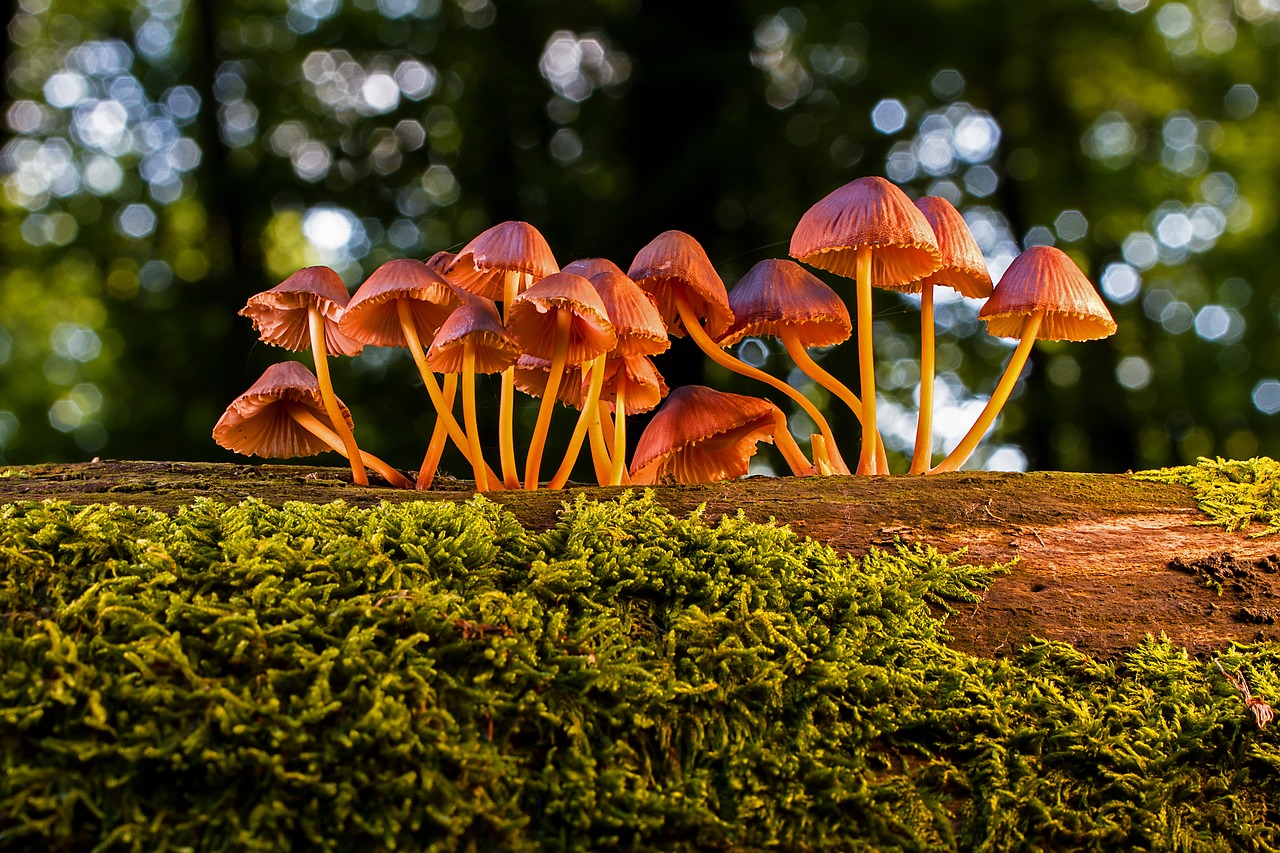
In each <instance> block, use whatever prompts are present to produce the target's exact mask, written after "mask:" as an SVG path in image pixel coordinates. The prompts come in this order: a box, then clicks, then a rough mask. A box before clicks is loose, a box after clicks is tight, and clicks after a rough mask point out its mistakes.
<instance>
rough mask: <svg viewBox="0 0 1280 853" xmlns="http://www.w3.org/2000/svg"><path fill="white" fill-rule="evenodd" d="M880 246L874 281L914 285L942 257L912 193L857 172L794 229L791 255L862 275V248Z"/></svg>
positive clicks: (847, 274)
mask: <svg viewBox="0 0 1280 853" xmlns="http://www.w3.org/2000/svg"><path fill="white" fill-rule="evenodd" d="M861 247H870V248H872V249H875V252H874V253H873V255H872V261H871V284H873V285H875V286H876V287H885V288H889V289H903V288H906V289H910V288H911V286H912V285H914V284H915V283H916V282H918V281H919V280H920V279H922V278H924V277H925V276H927V275H929V274H930V273H932V272H933V271H934V270H936V269H937V268H938V266H939V264H940V263H941V261H942V254H941V252H939V250H938V241H937V238H936V237H935V236H934V234H933V229H932V228H930V227H929V222H928V221H927V220H926V219H925V217H924V214H923V213H921V212H920V210H919V208H917V207H916V206H915V205H914V204H912V203H911V199H910V198H908V197H907V194H906V193H904V192H903V191H902V190H900V189H898V188H897V187H896V186H894V185H893V184H891V183H889V182H888V181H886V180H885V179H884V178H881V177H876V176H869V177H865V178H858V179H857V180H856V181H853V182H851V183H848V184H845V185H844V186H842V187H840V188H839V189H837V190H834V191H833V192H831V193H829V194H828V195H827V196H826V197H825V198H823V199H822V200H821V201H819V202H818V203H817V204H815V205H814V206H813V207H811V208H809V209H808V210H807V211H805V214H804V216H802V217H800V222H799V224H797V225H796V228H795V231H794V232H793V233H792V235H791V252H790V254H791V256H792V257H793V258H798V259H799V260H801V261H803V262H804V263H806V264H809V265H810V266H815V267H818V268H819V269H824V270H830V271H831V272H833V273H836V274H837V275H842V276H844V277H845V278H856V277H857V250H858V249H859V248H861Z"/></svg>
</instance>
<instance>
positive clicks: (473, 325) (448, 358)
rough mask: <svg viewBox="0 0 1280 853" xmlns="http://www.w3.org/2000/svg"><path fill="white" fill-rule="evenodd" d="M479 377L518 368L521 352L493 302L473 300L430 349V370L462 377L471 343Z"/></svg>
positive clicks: (462, 307) (454, 315)
mask: <svg viewBox="0 0 1280 853" xmlns="http://www.w3.org/2000/svg"><path fill="white" fill-rule="evenodd" d="M468 341H470V342H471V346H472V352H473V353H474V358H475V371H476V373H501V372H502V371H504V370H506V369H507V368H508V367H510V366H511V365H513V364H515V361H516V356H518V355H519V354H520V353H519V350H518V349H516V344H515V341H513V340H511V336H510V335H508V334H507V330H506V329H505V328H504V327H503V325H502V321H501V320H499V319H498V308H497V306H496V305H494V303H493V300H492V299H485V298H484V297H479V296H473V297H471V298H470V299H469V300H468V301H466V302H464V303H462V304H461V305H460V306H458V307H457V308H455V309H454V311H453V313H452V314H450V315H449V319H447V320H446V321H445V322H444V325H442V326H441V327H440V331H438V332H436V337H435V340H433V341H432V342H431V346H430V347H428V348H427V367H429V368H431V369H432V370H433V371H435V372H436V373H461V372H462V368H463V362H464V361H465V358H464V356H465V354H466V353H465V351H466V344H467V342H468Z"/></svg>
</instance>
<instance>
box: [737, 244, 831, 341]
mask: <svg viewBox="0 0 1280 853" xmlns="http://www.w3.org/2000/svg"><path fill="white" fill-rule="evenodd" d="M729 307H730V308H732V309H733V317H734V321H733V327H732V328H731V329H729V332H728V333H727V334H726V335H725V336H724V337H723V338H721V339H720V341H719V343H720V346H722V347H728V346H732V345H734V344H736V343H738V341H740V340H742V339H743V338H746V337H750V336H752V335H770V336H772V337H782V327H783V326H790V327H792V328H793V329H795V331H796V336H797V337H798V338H799V340H800V343H801V345H802V346H804V347H805V348H806V349H807V348H809V347H825V346H830V345H832V344H838V343H841V342H843V341H847V340H848V339H849V336H850V335H851V334H852V333H853V323H852V321H851V320H850V319H849V309H848V308H847V307H846V306H845V304H844V301H843V300H841V299H840V297H839V296H837V295H836V292H835V291H834V290H832V289H831V288H830V287H827V285H826V284H825V283H824V282H823V281H822V280H821V279H819V278H818V277H817V276H816V275H814V274H813V273H811V272H809V271H808V270H806V269H805V268H804V267H802V266H800V265H799V264H797V263H796V262H795V261H788V260H781V259H776V258H770V259H768V260H763V261H760V262H759V263H758V264H756V265H755V266H753V267H752V268H751V269H750V270H748V271H747V274H746V275H744V276H743V277H742V280H741V281H739V282H738V283H737V284H736V285H734V287H733V290H732V291H730V292H729Z"/></svg>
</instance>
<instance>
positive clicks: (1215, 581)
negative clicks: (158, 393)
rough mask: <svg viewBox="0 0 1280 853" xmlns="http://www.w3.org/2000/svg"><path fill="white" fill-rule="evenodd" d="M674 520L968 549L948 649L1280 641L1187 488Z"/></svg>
mask: <svg viewBox="0 0 1280 853" xmlns="http://www.w3.org/2000/svg"><path fill="white" fill-rule="evenodd" d="M471 485H472V484H471V483H470V482H469V481H460V480H452V479H450V478H447V477H446V478H443V479H438V480H437V488H436V489H435V490H433V491H430V492H408V491H402V490H396V489H391V488H386V487H379V486H378V485H376V484H375V485H372V486H371V487H369V488H360V487H356V486H354V485H353V484H352V482H351V475H350V472H349V471H348V472H345V475H344V472H343V470H342V469H339V468H326V467H312V466H300V465H234V464H218V463H188V462H117V461H95V462H92V463H85V464H47V465H28V466H13V467H8V468H0V503H4V502H12V501H23V500H40V499H44V498H57V499H62V500H68V501H71V502H72V503H76V504H89V503H121V504H127V505H134V506H146V507H152V508H157V509H163V510H173V509H176V508H177V507H179V506H181V505H183V504H186V503H189V502H190V501H192V500H193V499H195V498H197V497H208V498H216V499H218V500H222V501H226V502H229V503H236V502H238V501H239V500H241V499H243V498H245V497H248V496H254V497H258V498H261V499H262V500H264V501H266V502H267V503H269V504H272V505H281V504H283V503H284V502H285V501H305V502H311V503H329V502H331V501H334V500H343V501H346V502H348V503H350V504H354V505H358V506H370V505H373V504H376V503H378V502H380V501H390V502H400V501H407V500H449V501H459V500H465V499H467V498H469V497H470V496H471V495H472V494H473V491H472V487H471ZM619 491H621V490H620V489H608V488H598V487H574V488H572V489H569V490H565V491H537V492H523V491H519V492H495V493H491V494H490V497H491V498H492V499H494V500H496V501H498V502H500V503H502V504H503V505H505V506H506V507H507V508H508V509H510V510H511V511H512V512H513V514H514V515H515V516H516V517H517V518H518V519H519V520H520V521H521V523H522V524H524V525H526V526H527V527H530V528H532V529H542V528H546V527H549V526H551V525H552V524H553V523H554V521H555V518H556V514H557V513H558V512H559V511H560V509H561V507H562V506H563V503H564V502H565V501H566V500H569V499H571V497H572V496H573V495H575V494H579V493H585V494H587V495H588V496H591V497H599V498H608V497H610V496H612V495H615V494H617V493H618V492H619ZM654 494H655V497H656V498H657V499H658V501H659V502H661V503H662V504H663V505H665V506H667V507H668V508H669V509H671V510H672V511H675V512H678V513H686V512H689V511H691V510H693V509H695V508H696V507H698V506H699V505H702V504H705V505H706V507H707V512H708V517H709V518H715V517H717V516H718V515H721V514H724V513H727V512H735V511H737V510H738V509H741V510H743V511H744V513H745V514H746V515H747V517H748V518H750V519H752V520H756V521H766V520H768V519H770V518H773V519H775V520H777V521H778V522H780V523H784V524H787V525H789V526H790V527H791V528H792V529H793V530H795V531H796V532H798V533H802V534H805V535H808V536H810V537H812V538H814V539H817V540H819V541H822V542H825V543H829V544H831V545H832V546H834V547H836V548H837V549H839V550H842V551H845V552H848V553H851V554H855V555H860V554H862V553H865V552H866V551H867V550H868V549H870V548H872V547H877V546H880V547H884V546H889V545H892V544H893V543H894V542H897V541H903V542H908V543H915V542H920V543H926V544H930V545H933V546H935V547H937V548H939V549H942V550H947V551H952V550H957V549H960V548H966V549H967V557H966V559H968V560H970V561H973V562H986V563H1004V562H1008V561H1010V560H1014V558H1016V562H1015V563H1014V565H1013V567H1012V570H1011V571H1010V572H1009V573H1008V574H1007V575H1003V576H1001V577H999V578H997V579H996V580H995V582H994V583H993V585H992V586H991V588H990V590H989V591H988V592H987V594H986V595H985V596H984V598H983V600H982V601H981V602H980V603H978V604H977V605H976V606H973V607H970V608H966V609H965V610H963V611H962V612H960V613H957V614H955V615H953V616H951V618H950V619H949V620H948V622H947V625H948V629H949V630H950V632H951V634H952V635H953V637H954V644H955V646H956V647H957V648H959V649H962V650H965V651H969V652H974V653H977V654H983V655H994V656H1000V655H1002V654H1004V653H1013V652H1014V651H1016V650H1017V649H1018V648H1020V647H1021V646H1022V645H1023V644H1025V643H1026V642H1027V641H1029V640H1030V639H1032V638H1033V637H1040V638H1045V639H1050V640H1063V641H1066V642H1069V643H1071V644H1073V645H1074V646H1076V647H1077V648H1078V649H1080V650H1081V651H1086V652H1089V653H1091V654H1093V655H1096V656H1103V657H1109V656H1113V655H1116V654H1120V653H1123V652H1124V651H1126V650H1128V649H1131V648H1133V647H1134V646H1136V645H1137V644H1138V643H1139V642H1140V641H1141V640H1142V639H1143V638H1144V637H1146V636H1147V635H1149V634H1152V635H1156V636H1158V635H1160V634H1161V633H1163V634H1165V635H1167V636H1168V637H1169V638H1170V639H1171V640H1172V641H1173V643H1174V644H1175V645H1180V646H1185V647H1186V648H1187V649H1188V650H1189V651H1191V652H1192V653H1197V652H1210V651H1214V650H1218V649H1221V648H1223V647H1224V646H1225V645H1227V644H1228V643H1229V642H1231V641H1237V642H1252V641H1257V640H1263V639H1277V638H1278V637H1280V631H1278V630H1277V628H1276V626H1275V621H1276V617H1277V615H1280V607H1278V606H1277V605H1276V603H1275V602H1276V595H1277V591H1278V589H1280V573H1277V567H1278V566H1280V561H1277V559H1275V557H1274V554H1275V551H1276V544H1275V542H1274V541H1273V540H1272V539H1271V538H1270V537H1262V538H1252V537H1250V536H1248V535H1246V534H1245V533H1241V532H1234V533H1233V532H1226V531H1224V530H1222V529H1220V528H1219V527H1215V526H1207V525H1205V524H1204V521H1205V516H1204V515H1203V513H1202V512H1201V511H1200V510H1199V509H1198V508H1197V506H1196V501H1195V499H1194V498H1193V495H1192V492H1191V490H1190V489H1189V488H1187V487H1184V486H1179V485H1169V484H1163V483H1153V482H1143V481H1139V480H1136V479H1134V478H1133V477H1132V476H1130V475H1124V474H1071V473H1058V472H1038V473H1029V474H1011V473H958V474H947V475H938V476H931V477H878V478H865V477H863V478H857V477H822V478H806V479H795V478H776V479H775V478H764V477H753V478H747V479H744V480H739V481H736V482H731V483H721V484H715V485H701V486H661V487H658V488H656V489H655V490H654Z"/></svg>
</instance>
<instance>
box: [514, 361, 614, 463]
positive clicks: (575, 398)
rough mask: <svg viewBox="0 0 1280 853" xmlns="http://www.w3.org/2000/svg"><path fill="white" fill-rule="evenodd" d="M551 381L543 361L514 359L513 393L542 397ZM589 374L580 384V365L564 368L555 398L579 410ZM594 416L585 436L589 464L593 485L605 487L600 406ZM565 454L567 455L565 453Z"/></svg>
mask: <svg viewBox="0 0 1280 853" xmlns="http://www.w3.org/2000/svg"><path fill="white" fill-rule="evenodd" d="M550 378H551V362H550V361H548V360H547V359H545V358H537V357H535V356H532V355H529V354H528V353H521V354H520V357H519V358H518V359H517V360H516V390H518V391H523V392H524V393H526V394H528V395H529V396H531V397H542V396H544V395H545V394H546V392H547V381H548V380H549V379H550ZM590 387H591V381H590V374H588V375H587V379H586V381H585V382H584V381H583V374H582V367H581V365H565V368H564V373H563V375H562V376H561V377H560V384H559V385H558V386H557V388H556V399H557V400H558V401H559V402H561V403H563V404H564V405H566V406H570V407H572V408H574V409H578V410H581V409H582V408H583V407H584V406H586V401H587V393H588V392H589V391H590ZM596 412H597V415H598V416H597V417H596V418H593V419H592V420H591V424H590V426H589V429H588V433H587V434H588V436H590V439H591V461H592V463H593V464H594V465H595V471H596V482H598V483H599V484H600V485H602V486H603V485H605V484H606V483H608V482H609V469H610V465H611V464H612V463H611V462H610V461H609V449H608V447H607V446H606V445H605V443H604V434H603V432H602V431H601V427H600V421H601V420H602V418H601V417H599V416H600V415H603V416H604V417H608V415H607V414H606V413H605V412H604V409H603V404H602V403H599V402H597V404H596ZM566 455H567V454H566Z"/></svg>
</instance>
